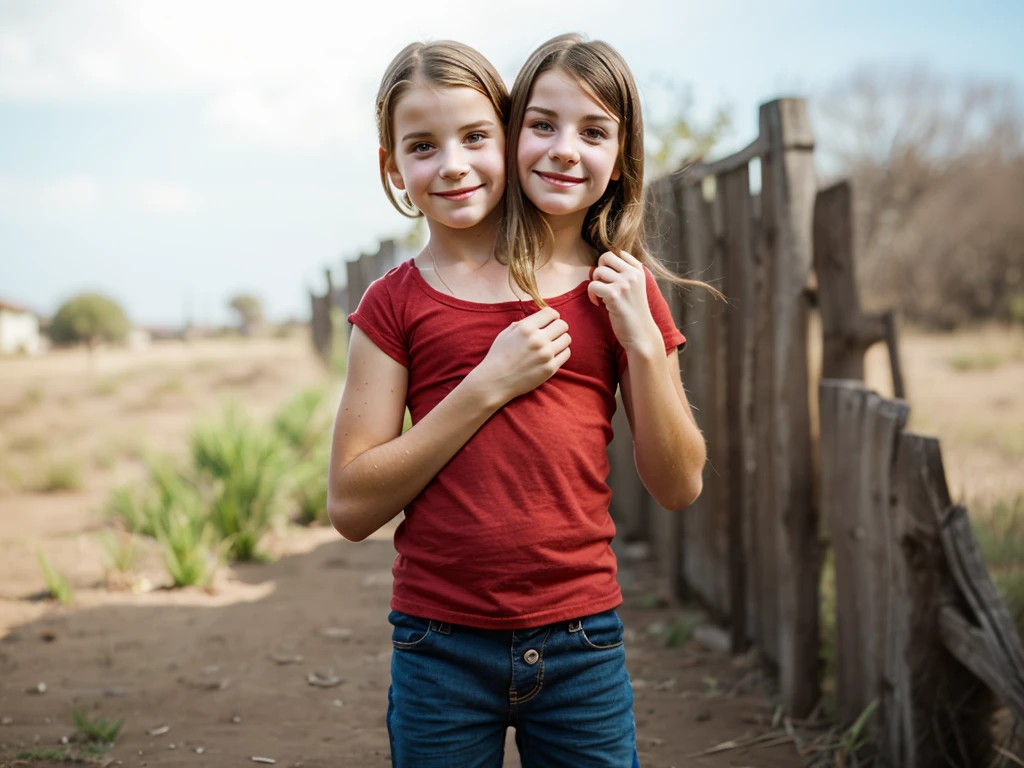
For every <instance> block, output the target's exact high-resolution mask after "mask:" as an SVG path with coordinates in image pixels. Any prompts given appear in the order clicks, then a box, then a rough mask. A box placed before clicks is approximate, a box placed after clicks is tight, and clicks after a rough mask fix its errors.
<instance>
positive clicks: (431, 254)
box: [427, 240, 455, 296]
mask: <svg viewBox="0 0 1024 768" xmlns="http://www.w3.org/2000/svg"><path fill="white" fill-rule="evenodd" d="M427 255H428V256H429V257H430V264H431V266H433V267H434V274H435V275H437V279H438V280H440V281H441V285H443V286H444V287H445V288H447V289H448V293H450V294H451V295H452V296H455V291H453V290H452V288H451V286H450V285H448V283H446V282H445V281H444V278H443V277H441V270H439V269H438V268H437V262H436V261H434V252H433V251H432V250H431V249H430V241H429V240H428V241H427Z"/></svg>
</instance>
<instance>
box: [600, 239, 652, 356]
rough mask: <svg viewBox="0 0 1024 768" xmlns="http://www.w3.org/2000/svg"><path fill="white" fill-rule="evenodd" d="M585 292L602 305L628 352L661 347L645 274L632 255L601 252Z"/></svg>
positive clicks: (641, 265) (648, 352)
mask: <svg viewBox="0 0 1024 768" xmlns="http://www.w3.org/2000/svg"><path fill="white" fill-rule="evenodd" d="M587 293H588V294H589V295H590V301H591V302H593V303H594V304H604V307H605V309H607V310H608V317H609V319H610V320H611V323H612V331H614V332H615V338H617V339H618V340H619V344H621V345H622V346H623V348H624V349H625V350H626V352H627V353H628V352H641V353H644V354H653V353H654V351H655V350H657V349H660V348H661V346H662V340H661V331H660V330H659V329H658V325H657V323H655V322H654V318H653V317H652V316H651V308H650V305H649V304H648V303H647V274H646V271H645V269H644V265H643V264H641V263H640V261H639V260H638V259H637V258H636V257H634V256H633V255H632V254H629V253H626V252H625V251H622V252H621V253H620V254H619V255H618V256H616V255H615V254H614V253H612V252H611V251H606V252H605V253H603V254H601V258H599V259H598V260H597V268H596V269H595V270H594V274H593V276H592V278H591V282H590V285H589V286H587Z"/></svg>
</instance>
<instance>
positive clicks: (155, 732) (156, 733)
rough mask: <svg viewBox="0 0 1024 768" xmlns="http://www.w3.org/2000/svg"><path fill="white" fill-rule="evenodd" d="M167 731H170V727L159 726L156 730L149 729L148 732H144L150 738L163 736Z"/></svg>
mask: <svg viewBox="0 0 1024 768" xmlns="http://www.w3.org/2000/svg"><path fill="white" fill-rule="evenodd" d="M169 730H171V726H169V725H161V726H158V727H156V728H151V729H150V730H148V731H146V733H148V734H149V735H150V736H163V735H164V734H165V733H167V732H168V731H169Z"/></svg>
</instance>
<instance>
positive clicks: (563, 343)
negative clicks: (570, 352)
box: [551, 333, 572, 357]
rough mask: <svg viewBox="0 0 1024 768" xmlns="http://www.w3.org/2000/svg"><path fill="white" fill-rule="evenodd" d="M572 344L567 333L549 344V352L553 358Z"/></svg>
mask: <svg viewBox="0 0 1024 768" xmlns="http://www.w3.org/2000/svg"><path fill="white" fill-rule="evenodd" d="M570 344H572V337H571V336H570V335H569V334H568V333H563V334H562V335H561V336H559V337H558V338H557V339H555V340H554V341H553V342H551V351H552V353H553V354H554V356H555V357H557V356H558V355H560V354H561V353H562V351H563V350H564V349H565V348H566V347H568V346H569V345H570Z"/></svg>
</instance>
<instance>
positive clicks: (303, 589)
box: [0, 529, 799, 768]
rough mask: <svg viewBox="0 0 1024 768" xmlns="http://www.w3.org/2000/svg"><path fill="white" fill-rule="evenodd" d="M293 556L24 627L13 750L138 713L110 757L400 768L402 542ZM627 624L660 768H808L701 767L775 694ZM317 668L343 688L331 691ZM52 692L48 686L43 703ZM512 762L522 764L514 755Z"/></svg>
mask: <svg viewBox="0 0 1024 768" xmlns="http://www.w3.org/2000/svg"><path fill="white" fill-rule="evenodd" d="M289 546H290V548H291V550H292V552H291V554H288V555H286V556H284V557H283V558H282V559H280V560H279V561H278V562H276V563H273V564H270V565H262V566H246V567H240V568H236V569H234V572H233V578H232V580H230V581H225V582H224V583H223V584H221V585H220V587H219V590H218V593H217V594H215V595H208V594H205V593H202V592H196V591H191V590H184V591H175V592H171V591H155V592H151V593H149V594H144V595H123V594H122V595H117V594H114V593H109V592H107V591H105V590H99V589H97V590H93V591H90V592H87V593H83V594H81V595H80V596H79V604H78V606H77V607H75V608H70V609H66V608H58V607H53V606H50V607H48V608H47V609H46V610H45V612H44V613H43V614H42V615H40V616H39V617H38V618H37V619H35V620H34V621H30V622H28V623H27V624H24V625H21V626H18V627H15V628H13V629H12V630H11V631H10V632H9V633H8V634H7V636H6V637H4V638H3V640H2V641H0V679H2V682H0V717H7V718H11V720H12V722H10V723H9V724H7V725H4V726H2V727H0V742H2V743H3V744H2V746H0V755H3V754H7V755H11V754H13V753H15V752H16V751H17V750H20V749H25V748H31V747H33V746H41V745H45V746H50V745H53V746H59V744H60V739H61V737H62V736H69V735H71V734H72V733H73V731H74V728H73V726H72V721H71V711H72V709H73V708H75V707H84V708H87V709H88V710H89V711H90V712H98V713H103V714H105V715H107V716H110V717H124V718H125V723H124V726H123V728H122V732H121V738H120V739H119V740H118V743H117V745H116V747H115V748H114V749H113V750H112V751H111V752H110V753H109V756H110V757H111V758H113V759H116V760H120V761H121V762H122V763H123V764H124V765H150V766H196V765H204V764H205V765H211V766H221V765H244V764H250V765H251V764H253V763H251V762H250V758H251V757H252V756H264V757H270V758H273V759H275V760H277V764H278V765H286V766H298V765H302V766H307V767H313V766H324V767H325V768H326V766H353V767H355V766H360V767H363V766H373V765H381V766H386V765H388V764H389V752H388V739H387V732H386V729H385V725H384V712H385V708H386V701H387V686H388V676H389V675H388V669H389V660H390V654H391V643H390V632H389V630H390V627H389V625H388V624H387V621H386V613H387V607H386V606H387V601H388V597H389V594H390V584H391V576H390V566H391V562H392V559H393V556H394V551H393V548H392V546H391V544H390V541H389V540H388V539H387V538H386V537H381V538H379V539H378V540H371V541H367V542H363V543H360V544H351V543H348V542H345V541H343V540H341V539H340V538H339V537H338V536H337V535H336V534H334V533H333V531H329V530H324V529H320V530H312V531H306V532H302V533H296V534H294V535H292V536H291V537H290V539H289ZM632 581H633V582H634V583H637V584H639V583H640V581H638V580H637V579H636V578H633V579H632ZM638 590H639V591H640V592H642V588H638ZM639 596H640V593H638V591H635V592H634V594H633V595H632V596H631V598H630V602H632V603H635V602H636V598H638V597H639ZM622 614H623V619H624V621H625V622H626V625H627V627H628V628H629V639H630V643H629V667H630V670H631V673H632V676H633V679H634V685H635V687H636V710H635V711H636V718H637V723H638V739H639V750H640V753H641V758H642V762H643V765H644V766H646V767H647V768H669V766H675V765H679V766H681V765H683V764H686V765H693V766H723V767H724V766H742V765H756V766H768V767H769V768H771V767H773V766H792V765H799V761H798V760H796V758H795V752H794V750H793V748H792V746H786V747H782V748H775V749H767V750H759V751H752V752H744V751H742V750H736V751H732V752H727V753H724V754H722V755H718V756H714V757H703V758H689V759H687V758H686V756H687V755H691V754H692V753H695V752H699V751H701V750H703V749H705V748H707V747H709V746H712V745H714V744H717V743H720V742H723V741H726V740H727V739H731V738H736V737H738V736H742V735H744V734H747V733H755V732H759V731H766V730H768V729H769V725H768V720H769V719H770V715H771V711H770V703H769V699H768V697H767V695H766V691H765V688H764V685H763V684H762V683H761V682H760V680H759V676H758V675H757V674H756V673H752V671H751V670H750V669H747V668H744V667H743V666H742V665H737V664H736V663H734V662H733V661H732V660H730V659H729V658H728V657H727V656H724V655H721V654H712V653H708V652H704V651H702V650H701V649H700V648H698V647H697V646H695V645H693V644H691V645H690V646H687V647H684V648H667V647H666V645H665V641H664V637H663V636H662V635H660V634H658V635H656V636H655V635H652V634H650V633H649V632H648V631H647V630H648V628H652V627H654V628H658V627H659V626H660V627H664V626H666V625H667V624H669V623H670V622H671V621H672V620H673V619H674V618H675V616H676V615H677V613H675V612H672V611H669V610H666V609H641V608H638V607H635V606H632V607H631V606H630V604H629V602H627V605H626V606H625V607H624V608H623V610H622ZM298 657H301V660H298ZM286 662H294V663H286ZM314 674H316V675H320V676H322V677H323V678H341V681H342V682H341V683H340V684H339V685H337V686H336V687H330V688H319V687H315V686H312V685H310V684H309V682H308V677H309V676H310V675H314ZM40 682H42V683H45V684H46V692H45V693H42V694H40V693H29V692H26V691H31V690H33V689H36V687H37V686H38V684H39V683H40ZM737 684H739V688H738V690H736V691H734V692H733V693H732V694H731V695H729V692H730V691H733V689H734V688H736V686H737ZM709 694H711V695H709ZM164 726H166V727H169V729H170V730H168V731H167V732H166V733H163V734H161V735H159V736H151V735H149V733H148V732H149V731H151V730H154V729H157V728H161V727H164ZM198 750H202V751H201V752H199V751H198ZM513 753H514V749H513ZM37 764H38V763H37ZM42 764H45V763H42ZM506 765H510V766H512V765H518V762H517V761H516V760H515V758H514V754H513V755H509V756H507V762H506Z"/></svg>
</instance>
